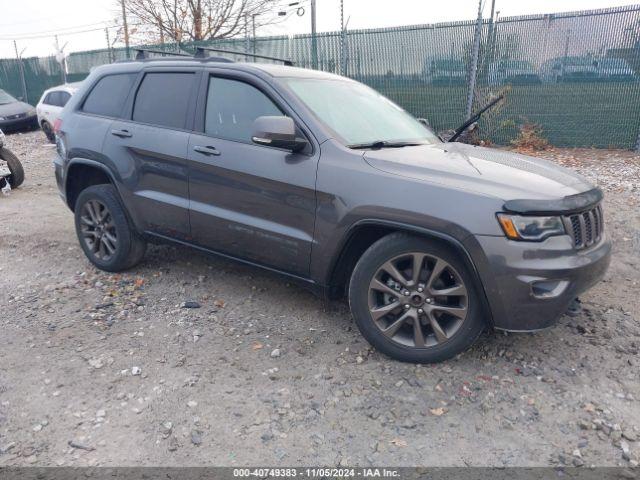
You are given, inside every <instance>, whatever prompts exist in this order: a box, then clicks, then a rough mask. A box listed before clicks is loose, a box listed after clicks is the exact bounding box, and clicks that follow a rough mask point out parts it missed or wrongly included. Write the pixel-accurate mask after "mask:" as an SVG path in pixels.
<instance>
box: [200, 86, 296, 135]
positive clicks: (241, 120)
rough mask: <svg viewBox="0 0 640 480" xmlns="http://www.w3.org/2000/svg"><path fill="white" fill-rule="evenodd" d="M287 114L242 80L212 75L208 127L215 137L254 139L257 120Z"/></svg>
mask: <svg viewBox="0 0 640 480" xmlns="http://www.w3.org/2000/svg"><path fill="white" fill-rule="evenodd" d="M265 115H268V116H280V115H284V114H283V113H282V111H281V110H280V109H279V108H278V107H277V106H276V104H275V103H273V101H271V99H270V98H269V97H267V96H266V95H265V94H264V93H262V92H261V91H260V90H258V89H257V88H256V87H254V86H252V85H249V84H248V83H245V82H241V81H239V80H232V79H229V78H219V77H211V78H210V79H209V90H208V93H207V111H206V117H205V124H204V125H205V126H204V130H205V133H206V134H207V135H211V136H212V137H218V138H224V139H228V140H235V141H238V142H246V143H251V135H252V132H253V121H254V120H255V119H256V118H258V117H262V116H265Z"/></svg>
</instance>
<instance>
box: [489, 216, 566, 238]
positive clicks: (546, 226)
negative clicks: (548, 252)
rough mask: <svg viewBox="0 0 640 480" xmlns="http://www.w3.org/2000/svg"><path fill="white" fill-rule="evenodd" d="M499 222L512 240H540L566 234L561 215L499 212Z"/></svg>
mask: <svg viewBox="0 0 640 480" xmlns="http://www.w3.org/2000/svg"><path fill="white" fill-rule="evenodd" d="M498 222H499V223H500V226H501V227H502V230H503V231H504V234H505V235H506V236H507V238H509V239H511V240H528V241H533V242H540V241H542V240H544V239H545V238H548V237H553V236H555V235H564V234H565V230H564V225H563V223H562V219H561V218H560V217H524V216H521V215H507V214H506V213H498Z"/></svg>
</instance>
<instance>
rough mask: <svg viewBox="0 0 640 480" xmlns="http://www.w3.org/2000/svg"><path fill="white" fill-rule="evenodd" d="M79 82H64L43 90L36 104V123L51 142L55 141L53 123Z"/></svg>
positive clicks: (78, 86)
mask: <svg viewBox="0 0 640 480" xmlns="http://www.w3.org/2000/svg"><path fill="white" fill-rule="evenodd" d="M80 83H81V82H77V83H65V84H64V85H59V86H57V87H53V88H50V89H49V90H45V92H44V93H43V94H42V97H41V98H40V101H39V102H38V105H36V112H37V114H38V125H40V127H42V131H43V132H44V134H45V135H46V136H47V139H48V140H49V141H50V142H52V143H54V142H55V136H54V134H53V124H54V123H55V121H56V118H58V116H59V115H60V112H61V111H62V109H63V107H64V106H65V105H66V104H67V102H68V101H69V99H70V98H71V95H73V94H74V93H75V92H76V90H78V88H80Z"/></svg>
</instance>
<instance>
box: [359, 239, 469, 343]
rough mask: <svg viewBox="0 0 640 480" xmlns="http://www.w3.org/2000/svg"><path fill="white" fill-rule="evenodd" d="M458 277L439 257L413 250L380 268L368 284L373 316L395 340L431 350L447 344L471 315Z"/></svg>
mask: <svg viewBox="0 0 640 480" xmlns="http://www.w3.org/2000/svg"><path fill="white" fill-rule="evenodd" d="M467 311H468V294H467V287H466V286H465V284H464V282H463V280H462V277H461V276H460V274H459V273H458V272H457V271H456V270H455V268H453V267H452V266H451V265H450V264H449V263H448V262H446V261H445V260H443V259H442V258H439V257H437V256H435V255H430V254H427V253H422V252H410V253H406V254H402V255H399V256H396V257H394V258H391V259H390V260H388V261H387V262H385V263H384V264H383V265H381V266H380V267H379V268H378V270H377V271H376V273H375V274H374V275H373V278H372V279H371V282H370V284H369V312H370V314H371V318H372V320H373V322H374V323H375V325H376V326H377V327H378V328H379V329H380V331H381V332H382V333H383V334H384V335H385V336H386V337H388V338H389V339H390V340H391V341H393V342H395V343H398V344H400V345H403V346H405V347H414V348H429V347H433V346H436V345H439V344H442V343H444V342H446V341H448V340H449V339H450V338H451V337H453V336H454V335H455V333H456V332H457V331H458V330H459V329H460V327H461V326H462V324H463V323H464V320H465V318H466V316H467Z"/></svg>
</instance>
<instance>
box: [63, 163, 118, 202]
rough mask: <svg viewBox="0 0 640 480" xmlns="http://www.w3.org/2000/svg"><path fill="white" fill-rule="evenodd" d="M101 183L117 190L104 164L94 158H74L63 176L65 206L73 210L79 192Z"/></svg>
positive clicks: (110, 173)
mask: <svg viewBox="0 0 640 480" xmlns="http://www.w3.org/2000/svg"><path fill="white" fill-rule="evenodd" d="M101 184H112V185H113V186H114V187H115V189H116V191H117V190H118V186H117V183H116V181H115V178H114V176H113V173H112V172H111V171H110V170H109V169H108V168H107V167H106V166H105V165H103V164H102V163H100V162H96V161H95V160H89V159H85V158H74V159H73V160H71V161H70V162H69V165H68V166H67V172H66V176H65V187H64V191H65V199H66V202H67V206H68V207H69V208H70V209H71V211H74V210H75V206H76V201H77V199H78V196H79V195H80V192H82V191H83V190H84V189H86V188H87V187H90V186H92V185H101ZM118 194H119V192H118Z"/></svg>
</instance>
